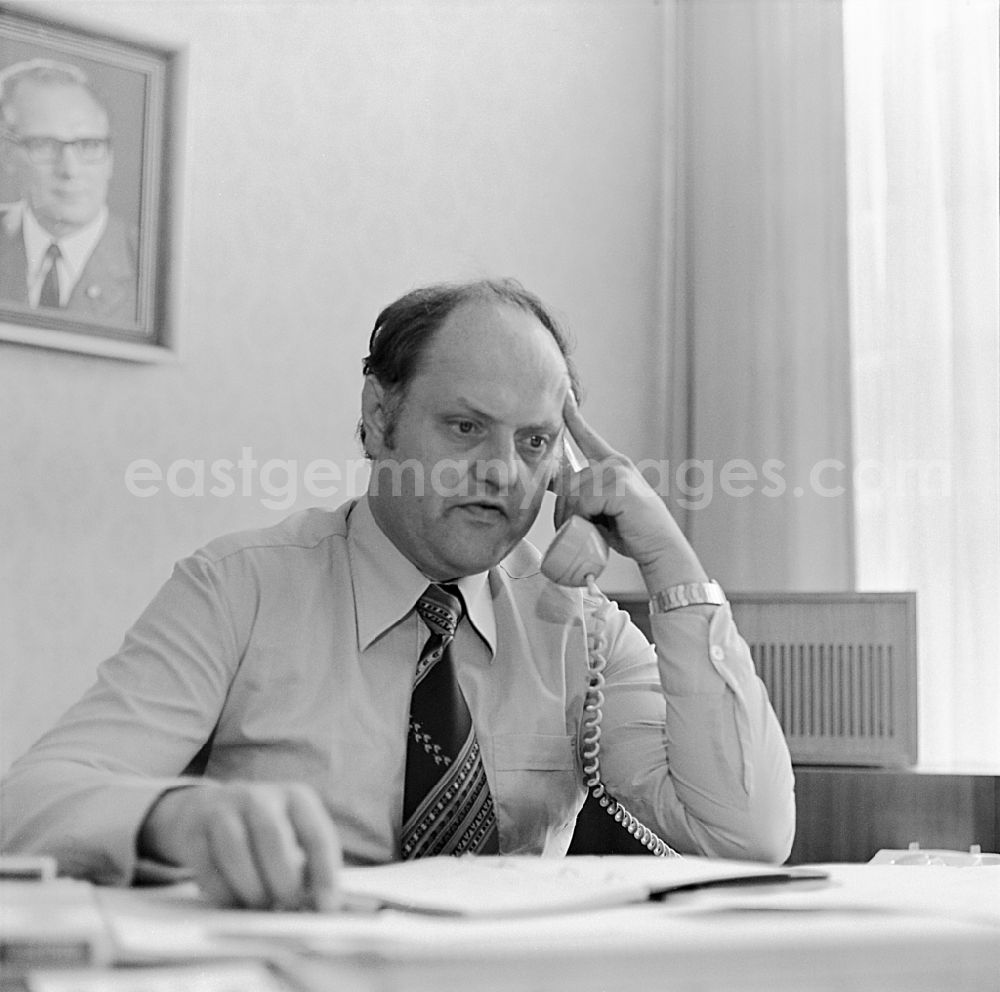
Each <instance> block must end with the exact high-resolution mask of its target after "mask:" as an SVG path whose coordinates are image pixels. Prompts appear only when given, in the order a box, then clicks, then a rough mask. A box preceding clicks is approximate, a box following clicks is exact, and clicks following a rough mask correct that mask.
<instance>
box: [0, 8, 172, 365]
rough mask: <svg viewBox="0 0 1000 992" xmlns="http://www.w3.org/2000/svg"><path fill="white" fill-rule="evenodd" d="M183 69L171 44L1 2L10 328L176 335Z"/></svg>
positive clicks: (147, 339)
mask: <svg viewBox="0 0 1000 992" xmlns="http://www.w3.org/2000/svg"><path fill="white" fill-rule="evenodd" d="M170 71H171V56H170V53H168V52H166V51H157V50H156V49H154V48H150V47H148V46H145V45H141V44H135V43H131V42H129V41H126V40H125V39H123V38H120V37H116V36H115V35H105V34H102V33H98V32H93V31H85V30H82V29H75V28H73V27H70V26H68V25H66V24H65V23H63V22H61V21H60V20H58V19H50V18H46V17H45V16H44V15H42V14H40V13H39V14H38V15H36V14H35V13H34V12H33V11H32V10H31V9H30V8H18V9H16V10H15V9H12V8H10V7H8V5H6V4H4V5H2V6H0V112H2V118H0V128H2V130H0V164H2V169H0V262H2V266H0V340H2V339H7V340H14V341H25V342H29V343H36V344H41V345H46V344H47V345H50V346H53V347H67V348H77V349H79V350H82V351H88V350H90V351H96V352H97V353H101V351H102V350H103V351H105V352H110V353H115V347H114V345H115V342H122V343H124V348H125V349H126V350H124V351H123V350H121V349H119V352H118V353H119V354H126V353H127V354H130V355H131V356H133V357H137V356H139V355H141V354H142V349H143V348H144V347H145V348H146V349H147V350H146V355H147V356H151V357H150V358H149V360H155V356H156V355H157V349H161V350H162V349H166V348H167V346H168V344H169V342H170V340H171V339H170V328H169V326H168V325H167V317H168V315H167V312H166V308H165V305H164V300H165V294H166V291H167V285H168V280H169V271H170V268H169V266H170V250H171V245H170V241H169V227H168V225H167V223H166V217H167V213H166V207H167V204H168V203H169V201H170V197H171V196H172V195H174V194H175V192H176V191H172V190H170V189H168V188H167V186H166V185H165V183H166V182H167V177H168V176H169V174H170V170H169V161H168V156H169V154H170V151H169V145H168V143H167V127H166V125H167V123H168V120H169V115H170V113H171V108H170V107H169V105H168V98H169V85H170V78H169V73H170ZM130 346H131V350H130V351H128V350H127V349H128V348H129V347H130Z"/></svg>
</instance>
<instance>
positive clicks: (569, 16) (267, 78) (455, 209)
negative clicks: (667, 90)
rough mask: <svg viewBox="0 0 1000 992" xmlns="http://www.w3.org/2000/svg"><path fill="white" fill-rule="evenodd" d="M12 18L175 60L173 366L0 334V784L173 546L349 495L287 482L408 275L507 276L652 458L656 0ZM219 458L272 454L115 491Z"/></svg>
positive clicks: (76, 7) (337, 407) (145, 5)
mask: <svg viewBox="0 0 1000 992" xmlns="http://www.w3.org/2000/svg"><path fill="white" fill-rule="evenodd" d="M32 9H33V10H34V11H36V12H40V11H49V12H52V13H53V14H59V15H61V16H65V17H66V18H67V19H70V20H73V21H76V22H77V23H83V24H87V25H92V26H97V27H101V28H103V29H105V30H108V31H114V32H116V33H119V34H126V35H131V36H138V37H144V38H148V39H149V40H152V41H155V42H157V43H160V44H168V45H174V46H178V47H181V48H183V49H184V50H185V52H186V72H185V75H186V86H185V94H184V104H183V105H184V110H185V113H184V116H185V125H184V133H183V142H182V144H183V160H182V162H181V168H180V172H179V175H180V182H179V184H178V189H177V195H178V196H180V197H181V198H182V214H183V227H182V231H181V232H180V237H179V238H178V241H177V245H176V259H175V265H176V271H177V274H178V277H179V280H180V287H181V292H180V308H179V316H178V326H179V332H180V337H181V343H182V349H183V351H182V361H181V362H180V363H179V364H177V365H176V366H164V367H161V366H142V365H134V364H128V363H125V362H117V361H112V360H108V359H98V358H93V357H85V356H80V355H73V354H68V353H60V352H55V351H45V350H41V349H34V348H29V347H24V346H18V345H10V344H0V472H2V475H0V695H2V699H0V769H2V768H4V767H6V765H7V764H9V762H10V760H12V759H13V757H14V756H16V754H17V753H19V752H20V751H21V750H23V749H24V748H25V747H26V746H27V745H28V744H29V743H30V742H31V740H33V739H34V737H35V736H36V735H37V734H38V733H40V732H41V731H42V730H43V729H44V728H45V726H46V725H47V724H49V723H50V722H51V721H52V720H53V719H54V718H55V717H56V716H57V715H58V714H59V713H60V712H61V711H62V709H63V708H64V707H65V706H66V705H67V704H68V703H70V702H71V701H72V700H73V699H74V698H76V696H77V695H78V694H79V693H80V691H82V689H84V688H85V687H86V685H87V684H89V682H90V680H91V678H92V675H93V670H94V667H95V666H96V664H97V663H98V662H99V661H100V660H101V659H102V658H103V657H104V656H106V655H108V654H109V653H110V652H112V651H114V650H115V648H116V647H117V645H118V643H119V642H120V639H121V636H122V634H123V632H124V631H125V629H126V628H127V627H128V625H129V624H130V623H131V622H132V621H133V620H134V618H135V617H136V615H137V614H138V612H139V611H140V610H141V609H142V607H143V605H144V604H145V603H146V602H147V601H148V599H149V598H150V596H151V595H152V594H153V592H155V590H156V589H157V587H158V586H159V585H160V584H161V583H162V582H163V580H164V579H165V578H166V577H167V575H168V574H169V570H170V567H171V564H172V562H173V561H174V560H175V559H176V558H177V557H179V556H181V555H183V554H185V553H187V552H189V551H190V550H192V549H194V548H195V547H197V546H199V545H200V544H202V543H203V542H205V541H206V540H208V539H210V538H211V537H213V536H216V535H217V534H219V533H222V532H226V531H230V530H234V529H239V528H243V527H247V526H255V525H260V524H267V523H269V522H272V521H276V520H278V519H280V518H281V517H282V516H284V515H285V514H286V513H288V512H290V511H291V509H292V508H293V507H298V506H305V505H310V504H316V503H321V504H322V503H326V504H329V505H336V504H337V503H339V502H340V501H341V499H342V498H344V496H346V495H349V490H350V489H351V487H350V486H347V485H345V486H344V487H342V489H341V491H340V492H338V493H336V494H333V495H330V496H329V497H327V498H325V499H317V498H314V497H310V496H309V495H308V494H307V493H305V492H303V491H302V489H303V477H302V473H303V470H304V467H305V465H306V464H307V463H308V462H310V461H312V460H314V459H320V458H325V459H332V460H333V461H334V462H335V463H337V464H338V466H342V467H343V469H344V471H348V472H349V471H350V468H351V465H352V463H354V464H356V463H357V461H358V459H359V458H360V451H359V449H358V447H357V445H356V442H355V441H354V440H353V430H354V425H355V422H356V418H357V412H358V401H359V395H360V374H359V373H360V362H361V358H362V356H363V354H364V352H365V350H366V349H365V344H366V341H367V335H368V332H369V330H370V327H371V323H372V321H373V319H374V316H375V314H376V313H377V312H378V310H379V309H380V308H381V306H382V305H383V304H384V303H386V302H387V301H388V300H390V299H392V298H394V297H395V296H397V295H398V294H399V293H401V292H403V291H405V290H406V289H408V288H410V287H411V286H413V285H415V284H419V283H423V282H426V281H429V280H437V279H452V278H463V277H474V276H477V275H481V274H495V273H500V274H510V275H514V276H517V277H518V278H520V279H521V280H522V281H523V282H524V283H525V284H526V285H528V286H529V287H530V288H532V289H534V290H535V291H536V292H538V293H539V294H541V295H542V296H543V297H544V298H545V299H546V300H547V301H548V302H550V303H551V304H552V305H553V306H554V307H555V308H556V310H557V311H558V312H559V313H560V314H561V315H562V316H563V317H564V318H565V320H566V322H567V323H568V324H569V326H570V327H571V328H572V329H573V331H574V333H575V336H576V339H577V342H578V361H579V365H580V368H581V373H582V375H583V378H584V381H585V383H587V384H588V396H589V398H588V401H587V403H586V405H585V407H584V409H585V411H590V412H591V416H592V419H593V421H594V423H595V426H597V427H599V428H600V429H601V430H603V431H604V432H605V433H606V435H607V436H608V438H609V439H610V440H612V441H613V442H614V443H615V444H616V445H618V446H619V447H621V448H623V449H625V450H628V451H630V452H632V453H634V454H635V455H636V457H662V454H663V452H662V450H661V448H662V438H663V436H664V433H665V423H664V414H663V411H664V410H665V408H666V397H665V389H664V386H663V381H664V380H663V377H662V374H661V370H662V368H663V362H664V361H665V354H664V344H663V341H664V335H663V334H662V326H663V321H664V314H665V312H666V303H665V300H664V295H665V292H666V291H667V288H668V287H665V286H664V284H663V280H662V279H661V277H660V267H661V263H662V260H663V251H664V247H663V245H664V227H663V224H662V217H663V214H664V201H663V195H664V189H665V188H669V184H668V185H667V187H665V186H664V182H663V176H662V174H661V169H662V165H663V156H662V148H663V143H664V120H663V107H664V105H669V102H667V103H666V104H665V101H664V98H663V93H664V84H665V80H664V52H665V50H667V47H668V46H667V37H668V35H669V31H670V19H669V15H665V12H664V10H663V9H661V7H660V6H659V5H657V4H655V3H651V2H645V3H639V2H633V0H624V2H622V0H619V2H616V3H611V2H606V3H604V2H602V3H596V2H594V3H591V2H588V3H578V2H570V0H560V2H533V3H514V4H511V3H504V2H481V3H476V4H475V5H472V4H464V3H458V2H432V0H427V2H408V3H386V2H377V3H367V2H365V3H362V2H309V0H298V2H294V3H281V2H277V0H268V2H266V3H259V2H258V3H251V2H246V3H233V2H220V0H214V2H210V3H196V2H182V0H176V2H175V0H163V2H156V3H154V2H142V0H130V2H117V3H116V2H86V3H53V4H41V3H36V4H33V5H32ZM244 448H249V449H252V456H253V457H254V458H255V459H256V460H257V462H258V463H259V466H262V465H263V463H265V462H267V461H268V460H269V459H281V460H283V462H284V463H285V464H284V466H282V465H280V464H279V465H278V466H277V467H274V466H272V468H271V469H270V470H269V472H270V475H269V477H268V478H267V479H264V480H263V481H262V478H261V476H260V473H259V469H258V471H251V472H250V473H249V481H250V482H251V485H250V486H249V487H248V488H247V490H246V491H244V487H243V478H242V474H238V475H237V476H236V480H237V490H238V491H237V493H236V494H235V495H233V496H230V497H228V498H221V497H215V496H211V495H208V494H205V495H197V494H195V495H190V496H187V497H184V496H180V495H175V494H170V493H168V492H165V491H164V492H161V493H159V494H158V495H155V496H151V497H148V498H138V497H136V496H133V495H131V494H130V493H129V492H128V491H127V490H126V487H125V485H124V481H123V479H124V473H125V470H126V467H127V466H128V465H129V463H130V462H131V461H133V460H134V459H138V458H150V459H153V460H155V461H156V462H157V463H158V464H159V465H160V466H161V467H163V468H164V469H166V468H168V467H169V466H170V465H171V464H174V465H175V466H177V467H179V468H180V469H182V471H180V473H179V475H178V477H177V482H178V483H179V484H180V485H181V486H183V487H187V488H188V489H197V486H196V484H195V477H194V475H193V474H192V473H193V471H194V469H193V468H192V466H190V465H188V466H186V467H185V466H184V465H183V464H182V463H181V462H179V461H178V460H182V459H188V460H192V461H197V460H203V461H204V462H205V463H206V465H208V464H210V463H211V462H212V461H213V460H215V459H229V460H231V461H233V462H236V461H238V460H239V459H240V458H241V454H242V452H243V449H244ZM292 461H294V462H296V463H297V464H296V471H295V472H294V473H289V472H288V471H287V470H286V469H288V468H290V467H291V466H290V465H289V464H288V463H290V462H292ZM289 481H297V483H298V492H297V493H295V494H294V495H296V497H297V498H296V499H294V500H292V499H290V498H285V495H283V493H282V490H285V489H287V486H286V483H287V482H289ZM264 482H270V484H271V488H270V491H271V493H272V494H273V495H274V496H275V498H274V499H273V500H272V501H271V502H272V503H274V504H277V505H275V506H273V507H269V506H268V505H265V500H267V499H268V492H267V491H266V489H265V486H264ZM362 484H363V480H359V481H358V482H357V484H356V485H355V487H354V488H355V489H356V488H358V487H359V486H361V485H362ZM211 485H212V480H211V478H209V479H207V481H206V482H205V487H204V488H205V489H206V490H207V488H208V487H209V486H211ZM281 504H288V505H281ZM615 574H616V575H617V576H619V578H617V579H616V580H615V582H617V583H618V584H619V585H623V586H628V584H629V583H630V582H632V581H634V580H633V579H632V578H631V577H630V573H629V572H628V571H627V570H619V571H618V572H616V573H615Z"/></svg>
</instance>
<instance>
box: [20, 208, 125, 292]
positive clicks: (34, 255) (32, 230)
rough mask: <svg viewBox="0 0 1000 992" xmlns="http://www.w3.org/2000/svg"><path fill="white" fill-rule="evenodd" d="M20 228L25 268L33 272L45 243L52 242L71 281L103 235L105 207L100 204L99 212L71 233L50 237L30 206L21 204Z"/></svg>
mask: <svg viewBox="0 0 1000 992" xmlns="http://www.w3.org/2000/svg"><path fill="white" fill-rule="evenodd" d="M21 216H22V222H21V223H22V227H21V229H22V231H23V232H24V254H25V258H26V259H27V262H28V271H29V272H33V273H37V272H38V269H39V267H40V266H41V264H42V259H43V258H44V257H45V252H46V251H47V250H48V247H49V244H50V242H52V241H55V242H56V243H57V244H58V245H59V253H60V255H61V256H62V259H63V262H64V264H65V265H66V267H67V271H68V272H69V274H70V277H71V282H74V283H75V282H76V280H77V279H79V277H80V273H81V272H82V271H83V267H84V266H85V265H86V264H87V259H88V258H90V256H91V253H92V252H93V250H94V248H95V246H96V245H97V242H98V241H100V240H101V235H102V234H104V228H105V227H106V226H107V223H108V208H107V206H104V207H102V208H101V211H100V213H99V214H98V215H97V216H96V217H95V218H94V219H93V220H92V221H90V223H88V224H85V225H84V226H83V227H81V228H80V229H79V230H78V231H74V232H73V233H72V234H66V235H63V237H61V238H53V237H52V235H51V234H49V232H48V231H46V230H45V228H44V227H42V225H41V224H39V222H38V218H37V217H35V215H34V213H32V210H31V208H30V207H29V206H28V205H27V204H25V205H24V207H23V210H22V215H21Z"/></svg>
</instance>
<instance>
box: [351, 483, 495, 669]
mask: <svg viewBox="0 0 1000 992" xmlns="http://www.w3.org/2000/svg"><path fill="white" fill-rule="evenodd" d="M347 548H348V555H349V557H350V562H351V575H352V576H353V580H354V610H355V617H356V618H357V625H358V647H359V648H360V650H362V651H364V650H365V649H366V648H367V647H368V646H369V645H370V644H371V643H372V642H373V641H374V640H376V639H377V638H378V637H380V636H381V635H382V634H383V633H385V631H387V630H388V629H389V628H390V627H393V626H394V625H395V624H397V623H399V622H400V621H401V620H403V619H404V618H405V617H407V616H408V615H409V614H410V612H411V611H412V610H413V607H414V605H415V604H416V602H417V600H418V599H419V598H420V596H421V594H422V593H423V591H424V590H425V589H426V588H427V585H428V583H429V582H430V581H431V580H430V579H428V578H427V576H426V575H424V574H423V572H421V571H420V569H418V568H417V567H416V566H415V565H414V564H413V563H412V562H411V561H410V560H409V559H408V558H407V557H406V556H405V555H404V554H403V553H402V552H401V551H400V550H399V549H398V548H397V547H396V545H395V544H393V543H392V541H390V540H389V538H388V537H387V536H386V534H385V532H384V531H383V530H382V528H381V527H379V525H378V523H377V522H376V521H375V517H374V516H373V515H372V511H371V507H370V506H369V505H368V498H367V497H366V496H363V497H361V499H359V500H358V501H357V503H355V505H354V507H353V508H352V510H351V513H350V517H349V518H348V522H347ZM455 584H456V585H457V586H458V588H459V589H460V590H461V593H462V598H463V599H464V600H465V609H466V614H467V616H468V618H469V621H470V623H471V624H472V626H473V627H474V628H475V630H476V632H477V633H478V634H479V636H480V637H482V639H483V640H484V641H485V642H486V644H487V645H488V646H489V649H490V653H491V655H495V654H496V641H497V624H496V614H495V613H494V611H493V598H492V595H491V593H490V587H489V582H488V573H487V572H479V573H478V574H476V575H466V576H464V577H462V578H460V579H458V580H457V581H456V582H455Z"/></svg>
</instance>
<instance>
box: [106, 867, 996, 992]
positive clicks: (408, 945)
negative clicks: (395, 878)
mask: <svg viewBox="0 0 1000 992" xmlns="http://www.w3.org/2000/svg"><path fill="white" fill-rule="evenodd" d="M827 867H828V870H829V871H830V874H831V882H832V884H820V885H816V884H814V883H791V884H790V885H784V886H780V885H772V886H766V887H755V886H747V887H744V888H739V887H736V888H726V889H715V890H704V891H701V892H694V893H687V894H683V895H679V896H672V897H670V898H669V899H668V900H667V901H666V902H663V903H646V904H643V905H633V906H624V907H620V908H613V909H603V910H600V911H588V912H579V913H572V914H564V915H558V916H556V915H552V916H545V917H521V918H517V919H508V920H449V919H441V918H433V917H418V916H414V915H413V914H395V913H389V912H383V913H377V914H372V915H370V916H353V917H349V916H347V915H345V914H341V915H337V916H327V917H320V916H317V915H313V914H265V913H247V912H243V913H240V912H228V913H227V912H223V911H219V910H212V909H208V908H205V907H203V906H202V905H201V904H199V903H198V902H197V901H195V900H194V899H193V898H192V897H190V896H184V895H181V896H178V895H176V894H173V893H170V892H167V891H164V890H110V889H105V890H97V892H96V898H97V899H98V901H99V904H100V906H101V908H102V911H103V912H104V915H105V918H106V919H107V920H108V921H109V922H110V925H111V927H112V929H113V930H114V932H115V936H116V945H117V947H118V954H119V958H120V960H123V961H125V962H133V963H138V962H139V961H146V962H147V963H148V962H151V961H154V960H156V959H157V958H162V959H167V960H170V959H174V960H182V959H186V960H192V959H193V960H197V959H203V960H204V959H208V958H213V957H214V958H218V957H219V956H220V955H222V954H228V955H230V956H233V957H236V958H246V957H255V958H261V957H265V958H269V959H270V960H272V961H273V962H275V963H276V964H277V965H278V966H279V967H280V968H281V969H283V971H282V973H283V974H284V975H285V976H286V978H288V979H289V980H290V984H289V987H290V988H295V987H298V988H300V989H306V990H316V992H320V990H322V992H329V990H337V992H353V990H356V992H397V990H399V992H403V990H406V992H423V990H428V992H430V990H432V989H433V990H434V992H442V990H452V989H462V990H475V992H492V990H504V992H590V990H593V992H598V990H601V992H606V990H609V989H612V988H622V987H630V986H631V987H633V988H636V989H641V990H660V989H662V990H664V992H695V990H698V992H729V990H734V992H735V990H737V989H738V990H740V992H765V990H766V992H781V990H786V989H787V990H789V992H834V990H838V992H843V990H848V989H849V990H851V992H865V990H872V992H875V990H877V992H904V990H905V992H920V990H927V992H941V990H947V992H997V990H1000V868H996V869H991V868H978V869H965V868H910V867H898V866H869V865H831V866H827ZM133 974H134V973H133ZM176 988H177V989H178V992H179V990H180V989H181V988H182V986H180V985H178V986H176ZM88 992H89V990H88Z"/></svg>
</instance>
